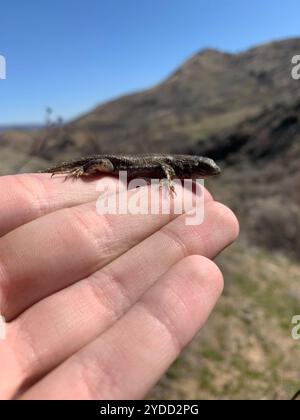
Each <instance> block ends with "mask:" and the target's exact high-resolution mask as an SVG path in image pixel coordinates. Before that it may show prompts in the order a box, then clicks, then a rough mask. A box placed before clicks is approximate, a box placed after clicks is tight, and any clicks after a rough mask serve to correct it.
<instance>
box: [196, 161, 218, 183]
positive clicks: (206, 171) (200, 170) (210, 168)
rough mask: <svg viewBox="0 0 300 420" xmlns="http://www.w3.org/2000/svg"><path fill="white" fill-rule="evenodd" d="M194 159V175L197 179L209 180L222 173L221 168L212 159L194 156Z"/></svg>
mask: <svg viewBox="0 0 300 420" xmlns="http://www.w3.org/2000/svg"><path fill="white" fill-rule="evenodd" d="M194 159H195V162H194V165H195V166H194V175H196V176H197V177H199V178H201V177H202V178H208V177H209V176H213V175H219V174H220V173H221V169H220V167H219V166H218V165H217V164H216V163H215V161H213V160H212V159H209V158H207V157H202V156H194Z"/></svg>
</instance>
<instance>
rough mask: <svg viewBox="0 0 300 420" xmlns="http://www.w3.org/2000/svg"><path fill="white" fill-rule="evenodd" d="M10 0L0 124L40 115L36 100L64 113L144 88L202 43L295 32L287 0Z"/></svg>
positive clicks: (292, 1) (221, 47)
mask: <svg viewBox="0 0 300 420" xmlns="http://www.w3.org/2000/svg"><path fill="white" fill-rule="evenodd" d="M30 6H31V7H30V8H28V7H27V6H26V4H20V3H19V2H16V0H12V1H11V2H10V3H5V4H4V5H3V6H2V7H1V27H0V39H1V42H0V55H3V56H4V57H5V58H6V62H7V78H6V80H0V98H1V100H0V126H1V127H2V126H28V125H43V123H44V116H45V109H46V107H47V106H51V107H52V108H53V110H54V115H55V118H56V117H57V116H61V117H62V118H63V119H64V121H66V122H69V121H72V120H74V119H77V118H80V117H81V116H82V115H84V114H86V113H88V112H89V111H90V110H92V109H93V108H95V107H97V106H100V105H102V104H104V103H107V102H110V101H113V100H116V99H118V98H120V97H122V96H125V95H130V94H134V93H138V92H140V91H143V90H145V89H149V88H151V87H153V86H155V85H156V84H158V83H161V82H162V81H163V80H164V79H165V78H167V77H168V76H169V75H170V74H172V73H173V72H174V71H175V70H176V68H178V67H179V66H180V65H181V64H182V63H184V62H185V61H186V60H187V59H189V57H191V56H193V55H194V54H197V53H199V52H200V51H202V50H203V49H215V50H218V51H221V52H225V53H231V54H235V53H240V52H243V51H246V50H248V49H251V48H255V47H257V46H260V45H263V44H267V43H271V42H277V41H282V40H287V39H293V38H297V39H300V31H299V29H298V28H299V24H298V19H297V16H298V14H297V11H298V8H299V5H298V3H297V1H296V0H286V2H285V4H284V7H282V3H281V2H280V1H279V0H265V1H264V2H262V3H261V2H260V1H259V0H253V2H251V4H247V5H245V4H241V2H239V1H238V0H228V1H227V2H226V4H220V5H218V7H217V8H216V7H215V6H214V5H213V4H211V2H208V1H207V0H201V1H199V0H188V2H184V3H183V2H181V1H180V0H163V1H161V0H153V2H151V4H149V3H146V2H145V3H144V2H143V3H141V2H140V1H139V0H127V1H126V3H125V2H123V1H122V0H111V2H109V3H102V2H99V1H97V0H86V1H85V2H84V3H83V2H81V1H80V0H77V1H75V2H74V1H71V0H65V1H64V2H63V3H61V2H60V1H59V0H52V2H51V4H50V3H46V4H45V5H44V4H43V5H42V4H40V3H39V2H38V1H37V0H31V1H30Z"/></svg>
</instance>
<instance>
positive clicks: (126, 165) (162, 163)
mask: <svg viewBox="0 0 300 420" xmlns="http://www.w3.org/2000/svg"><path fill="white" fill-rule="evenodd" d="M120 171H126V172H127V175H128V178H129V179H133V178H136V177H142V178H158V179H165V180H167V185H168V187H169V190H170V191H171V192H175V190H174V186H173V185H172V180H173V179H175V178H177V179H186V178H190V179H197V178H198V179H199V178H201V179H202V178H207V177H209V176H213V175H219V174H220V173H221V169H220V168H219V166H218V165H217V164H216V163H215V162H214V161H213V160H212V159H209V158H207V157H203V156H197V155H179V154H178V155H176V154H163V153H153V154H150V153H149V154H132V155H131V154H101V155H93V156H89V157H83V158H81V159H77V160H72V161H69V162H63V163H61V164H58V165H56V166H54V167H52V168H48V169H46V170H43V171H41V172H44V173H45V172H46V173H51V174H52V176H53V175H56V174H62V175H65V179H68V178H75V179H76V178H81V177H85V176H91V175H97V174H111V175H117V174H118V173H119V172H120Z"/></svg>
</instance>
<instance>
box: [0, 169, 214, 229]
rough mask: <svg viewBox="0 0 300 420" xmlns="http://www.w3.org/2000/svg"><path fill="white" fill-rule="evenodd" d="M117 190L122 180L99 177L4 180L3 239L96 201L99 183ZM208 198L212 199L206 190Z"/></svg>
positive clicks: (0, 222) (1, 184)
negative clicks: (43, 218) (26, 226)
mask: <svg viewBox="0 0 300 420" xmlns="http://www.w3.org/2000/svg"><path fill="white" fill-rule="evenodd" d="M100 179H101V180H103V182H104V183H105V185H106V186H107V187H108V188H110V186H111V189H112V190H113V191H114V189H115V187H116V185H117V183H118V182H119V180H118V178H116V177H112V176H107V175H105V176H98V177H96V178H89V179H84V180H83V179H81V178H79V179H76V180H73V179H68V180H67V181H66V182H64V177H53V178H51V175H50V174H37V173H32V174H21V175H7V176H2V177H0V191H1V206H0V237H1V236H3V235H5V234H6V233H8V232H10V231H12V230H14V229H16V228H17V227H19V226H22V225H24V224H25V223H28V222H31V221H32V220H34V219H37V218H39V217H41V216H44V215H46V214H49V213H52V212H54V211H56V210H59V209H62V208H68V207H74V206H77V205H80V204H84V203H88V202H92V201H95V200H96V199H97V198H98V197H99V194H100V193H99V191H98V190H97V185H98V182H99V180H100ZM205 198H206V199H211V196H210V194H209V193H208V192H207V191H206V192H205Z"/></svg>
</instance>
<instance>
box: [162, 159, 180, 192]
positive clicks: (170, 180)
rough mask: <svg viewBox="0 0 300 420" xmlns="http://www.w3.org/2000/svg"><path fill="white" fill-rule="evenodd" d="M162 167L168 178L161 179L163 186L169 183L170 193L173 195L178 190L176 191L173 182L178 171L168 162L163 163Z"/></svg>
mask: <svg viewBox="0 0 300 420" xmlns="http://www.w3.org/2000/svg"><path fill="white" fill-rule="evenodd" d="M161 169H162V171H163V173H164V174H165V177H166V179H165V180H162V181H161V186H163V185H164V184H166V185H167V187H168V190H169V193H170V195H171V196H173V195H174V194H175V195H176V191H175V187H174V184H173V179H174V178H175V177H176V173H175V171H174V169H173V168H172V166H170V165H167V164H165V163H164V164H162V165H161Z"/></svg>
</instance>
